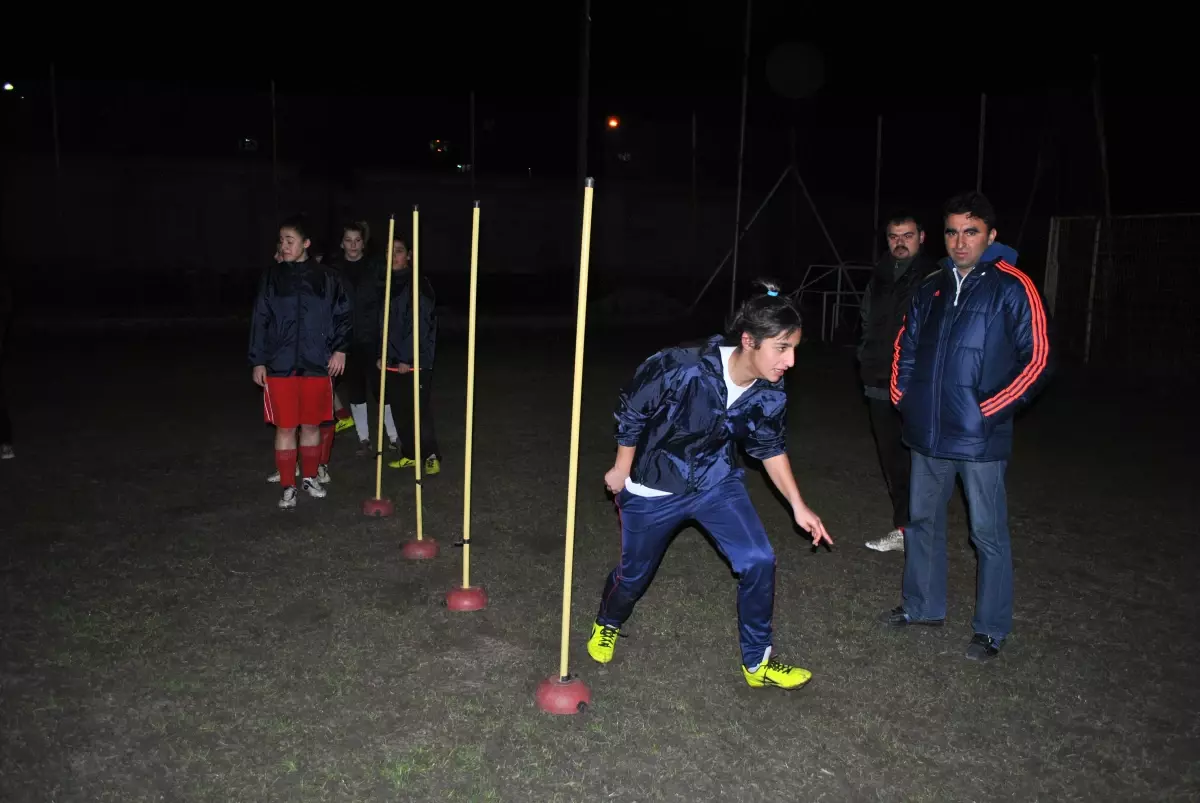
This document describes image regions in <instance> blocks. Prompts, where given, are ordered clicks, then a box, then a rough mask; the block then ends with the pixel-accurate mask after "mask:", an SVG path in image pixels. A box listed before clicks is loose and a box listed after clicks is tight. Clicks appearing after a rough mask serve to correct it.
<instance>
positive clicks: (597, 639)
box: [587, 622, 621, 664]
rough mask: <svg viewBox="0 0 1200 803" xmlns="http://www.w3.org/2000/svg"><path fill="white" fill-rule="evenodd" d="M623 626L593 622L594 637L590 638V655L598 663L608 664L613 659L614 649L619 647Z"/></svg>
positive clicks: (588, 645)
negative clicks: (619, 636) (610, 625)
mask: <svg viewBox="0 0 1200 803" xmlns="http://www.w3.org/2000/svg"><path fill="white" fill-rule="evenodd" d="M620 632H621V628H619V627H609V626H608V625H602V624H600V623H599V622H593V623H592V637H591V638H590V639H588V644H587V648H588V655H590V656H592V660H594V661H595V662H596V663H598V664H607V663H608V662H609V661H611V660H612V657H613V651H614V650H615V649H616V648H617V636H618V635H619V634H620Z"/></svg>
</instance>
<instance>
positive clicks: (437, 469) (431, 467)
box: [425, 457, 442, 476]
mask: <svg viewBox="0 0 1200 803" xmlns="http://www.w3.org/2000/svg"><path fill="white" fill-rule="evenodd" d="M441 473H442V461H441V460H438V459H437V458H436V457H427V458H425V474H426V475H427V476H428V475H430V474H441Z"/></svg>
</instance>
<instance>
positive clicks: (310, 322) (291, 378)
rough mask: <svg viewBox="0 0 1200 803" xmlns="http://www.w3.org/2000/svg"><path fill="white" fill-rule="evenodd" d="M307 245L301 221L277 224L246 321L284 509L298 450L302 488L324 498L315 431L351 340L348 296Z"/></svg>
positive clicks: (327, 413)
mask: <svg viewBox="0 0 1200 803" xmlns="http://www.w3.org/2000/svg"><path fill="white" fill-rule="evenodd" d="M311 245H312V242H311V240H309V236H308V225H307V223H306V222H305V221H304V220H303V219H302V218H299V217H295V218H290V219H289V220H286V221H284V223H283V225H282V226H280V227H279V256H280V260H279V262H278V263H277V264H275V265H272V266H271V267H269V268H267V270H266V271H264V272H263V277H262V281H261V282H260V284H259V287H258V296H257V297H256V298H255V301H254V312H253V314H252V316H251V322H250V350H249V358H250V364H251V365H252V366H254V374H253V375H254V381H255V383H257V384H258V385H259V386H261V387H262V388H263V389H264V392H263V412H264V414H265V416H266V419H267V422H268V423H270V424H274V425H275V465H276V467H277V468H278V469H279V481H280V484H282V486H283V496H282V497H281V498H280V500H279V507H280V508H281V509H283V510H290V509H292V508H294V507H295V506H296V474H297V472H296V468H297V451H299V467H300V472H299V473H300V474H301V476H302V482H301V485H302V487H303V488H304V490H305V492H307V493H308V495H309V496H312V497H315V498H318V499H319V498H321V497H323V496H325V489H324V488H323V487H322V486H321V483H320V481H319V480H318V479H317V472H318V470H319V467H320V462H321V429H320V428H321V424H323V423H324V422H326V421H329V420H331V419H332V418H333V382H332V379H331V377H335V376H338V375H340V374H341V373H342V371H343V369H344V368H345V365H346V349H347V348H348V346H349V342H350V313H351V310H350V301H349V299H348V298H347V296H346V293H345V291H344V290H343V289H342V285H341V282H340V281H338V278H337V274H336V273H335V272H334V271H333V270H332V269H330V268H329V267H326V266H324V265H322V264H320V263H318V262H317V261H316V260H311V259H309V258H308V248H309V247H310V246H311ZM297 430H299V439H298V444H297ZM297 445H298V446H299V449H298V450H297Z"/></svg>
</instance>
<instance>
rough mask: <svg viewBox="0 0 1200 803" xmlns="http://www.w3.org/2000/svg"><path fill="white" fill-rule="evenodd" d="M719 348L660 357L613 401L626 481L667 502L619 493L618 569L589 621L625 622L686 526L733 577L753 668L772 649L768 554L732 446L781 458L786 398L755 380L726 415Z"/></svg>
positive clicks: (771, 559)
mask: <svg viewBox="0 0 1200 803" xmlns="http://www.w3.org/2000/svg"><path fill="white" fill-rule="evenodd" d="M722 344H723V338H721V337H719V336H718V337H714V338H711V339H709V340H708V341H707V342H705V343H704V344H702V345H699V346H690V347H688V346H681V347H676V348H669V349H665V350H663V351H660V352H658V353H657V354H655V355H654V356H652V357H650V359H648V360H646V361H645V362H644V363H642V365H641V366H640V367H639V368H638V370H637V372H636V374H635V375H634V378H633V381H632V382H631V383H630V384H629V385H628V386H627V387H626V388H625V389H624V390H623V391H622V392H621V397H620V403H619V405H618V408H617V412H616V419H617V443H618V444H620V445H622V446H633V447H635V449H636V452H635V454H634V463H633V471H632V473H631V475H630V479H631V480H632V481H633V482H635V483H638V484H641V485H645V486H647V487H650V488H653V489H655V490H659V491H666V492H668V493H670V494H671V495H670V496H661V497H644V496H638V495H635V494H632V493H630V492H629V491H628V490H625V491H622V492H621V493H620V494H619V496H618V504H619V505H620V507H621V563H620V565H619V566H617V568H616V569H614V570H613V571H612V573H611V574H610V575H609V577H608V580H607V581H606V582H605V586H604V591H603V594H602V597H601V602H600V613H599V615H598V616H597V621H599V622H600V623H601V624H603V625H610V626H613V627H620V626H621V625H622V624H623V623H624V622H625V620H626V619H627V618H628V617H629V616H630V614H632V613H633V607H634V605H635V604H636V603H637V601H638V599H639V598H640V597H641V596H642V594H643V593H645V591H646V588H647V587H648V586H649V585H650V578H651V577H652V575H653V574H654V571H655V569H657V568H658V564H659V562H660V561H661V560H662V557H663V554H664V553H665V552H666V549H667V546H668V544H669V543H670V541H671V538H672V536H674V534H675V533H676V532H677V531H678V528H679V526H680V525H681V524H682V523H683V522H685V521H688V520H694V521H696V522H698V523H699V524H700V525H701V526H703V527H704V529H705V530H707V531H708V533H709V535H711V536H712V539H713V541H714V542H715V543H716V546H717V548H718V549H719V550H720V551H721V552H722V554H724V555H725V557H726V558H727V559H728V560H729V562H730V564H731V565H732V567H733V570H734V572H735V573H736V574H737V575H738V620H739V631H740V641H741V651H742V663H743V664H745V665H746V666H747V667H751V668H752V667H756V666H758V664H759V663H760V662H761V661H762V660H763V657H764V653H765V652H766V649H767V648H768V647H770V646H771V617H772V612H773V610H774V604H775V553H774V551H773V550H772V549H771V542H770V539H769V538H768V537H767V533H766V531H765V530H764V529H763V526H762V522H761V521H760V520H759V518H758V513H757V512H756V511H755V510H754V506H753V504H751V502H750V498H749V496H748V495H747V494H746V488H745V486H744V485H743V483H742V476H743V473H744V472H743V470H742V469H741V468H739V467H738V465H737V456H736V454H735V452H736V447H737V446H738V445H741V446H743V447H744V448H745V450H746V452H747V454H749V455H750V456H751V457H753V458H755V459H758V460H767V459H769V458H772V457H775V456H777V455H781V454H784V453H785V452H786V441H787V420H786V414H787V396H786V395H785V393H784V390H783V382H782V381H780V382H774V383H772V382H768V381H766V380H762V379H760V380H758V381H757V382H755V383H754V385H753V386H751V387H750V388H749V389H747V390H746V391H745V392H744V393H743V394H742V395H741V396H740V397H739V398H738V399H737V401H735V402H734V404H733V406H732V407H730V408H728V409H726V401H727V392H726V387H725V376H724V366H723V365H722V364H721V352H720V346H721V345H722Z"/></svg>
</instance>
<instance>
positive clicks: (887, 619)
mask: <svg viewBox="0 0 1200 803" xmlns="http://www.w3.org/2000/svg"><path fill="white" fill-rule="evenodd" d="M879 621H880V622H882V623H883V624H885V625H887V626H888V627H897V628H899V627H908V626H909V625H925V626H926V627H941V626H942V625H944V624H945V623H946V620H945V619H913V618H911V617H909V615H908V614H907V613H905V612H904V606H903V605H901V606H899V607H896V608H892V609H891V610H890V611H885V612H884V614H883V615H882V616H880V617H879Z"/></svg>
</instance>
